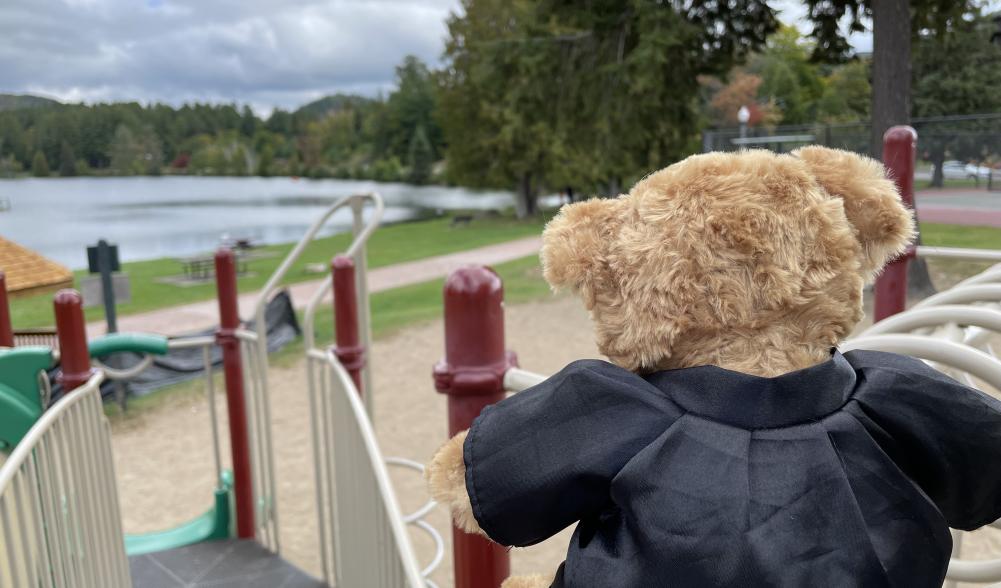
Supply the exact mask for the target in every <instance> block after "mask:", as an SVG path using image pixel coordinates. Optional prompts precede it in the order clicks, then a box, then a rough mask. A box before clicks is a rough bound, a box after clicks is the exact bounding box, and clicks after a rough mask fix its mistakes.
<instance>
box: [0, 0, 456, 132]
mask: <svg viewBox="0 0 1001 588" xmlns="http://www.w3.org/2000/svg"><path fill="white" fill-rule="evenodd" d="M457 9H458V0H413V1H409V2H405V1H402V0H4V1H3V2H2V3H0V71H3V72H4V75H3V76H2V77H0V92H27V93H36V94H41V95H46V96H52V97H55V98H59V99H62V100H67V101H86V102H98V101H113V100H138V101H140V102H147V103H148V102H166V103H169V104H175V105H176V104H180V103H183V102H191V101H211V102H220V101H221V102H239V103H247V104H250V105H252V106H253V107H254V108H255V110H257V111H258V112H262V113H263V112H268V111H270V110H271V108H272V107H275V106H279V107H283V108H294V107H296V106H298V105H300V104H302V103H304V102H308V101H309V100H311V99H314V98H317V97H319V96H323V95H325V94H329V93H333V92H357V93H361V94H367V95H375V94H377V93H378V92H380V91H386V90H388V89H389V88H391V87H392V85H393V77H394V69H393V68H394V67H395V66H396V65H398V64H399V63H400V61H402V59H403V57H404V56H405V55H407V54H414V55H417V56H418V57H419V58H421V59H423V60H424V61H426V62H428V63H431V64H436V63H438V62H439V59H440V56H441V52H442V50H443V41H444V38H445V34H446V29H445V18H446V17H447V16H448V14H449V13H450V12H451V11H454V10H457Z"/></svg>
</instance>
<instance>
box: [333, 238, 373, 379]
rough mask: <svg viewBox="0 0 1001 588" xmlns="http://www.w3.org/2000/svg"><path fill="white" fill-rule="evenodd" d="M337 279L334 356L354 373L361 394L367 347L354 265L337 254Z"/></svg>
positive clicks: (335, 279) (334, 260) (353, 376)
mask: <svg viewBox="0 0 1001 588" xmlns="http://www.w3.org/2000/svg"><path fill="white" fill-rule="evenodd" d="M330 271H331V274H332V275H333V280H334V332H335V341H336V343H337V344H336V345H335V346H334V355H336V356H337V359H338V360H340V362H341V365H343V366H344V369H346V370H347V371H348V373H349V374H351V379H352V380H353V381H354V383H355V387H356V388H357V389H358V393H359V394H364V393H365V391H364V390H362V380H361V370H362V368H363V367H365V347H364V346H363V345H362V344H361V337H360V335H359V331H358V291H357V290H356V289H355V262H354V260H352V259H351V258H350V257H348V256H346V255H338V256H337V257H335V258H334V259H333V261H331V262H330Z"/></svg>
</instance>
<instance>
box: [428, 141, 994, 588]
mask: <svg viewBox="0 0 1001 588" xmlns="http://www.w3.org/2000/svg"><path fill="white" fill-rule="evenodd" d="M916 139H917V136H916V134H915V133H914V130H913V129H911V128H909V127H894V128H892V129H890V130H889V131H887V133H886V136H885V138H884V162H885V163H886V165H887V166H888V167H889V168H890V172H891V175H892V177H893V178H894V179H895V180H896V182H897V186H898V189H899V190H900V192H901V195H902V196H903V198H904V201H905V202H906V203H907V204H908V205H910V206H911V207H913V203H914V182H913V177H914V154H915V143H916ZM916 256H922V257H940V258H950V259H963V260H971V261H995V262H1001V250H997V251H985V250H978V249H960V248H945V247H925V246H917V247H913V248H911V250H909V251H908V252H907V253H906V254H905V255H904V256H902V257H901V258H900V259H898V260H896V261H895V262H893V263H891V264H890V265H889V266H888V267H887V268H886V270H885V271H884V273H883V274H882V276H881V277H880V279H879V280H878V281H877V283H876V286H875V312H874V314H875V317H876V319H875V320H877V321H879V322H877V323H876V324H875V325H873V326H872V327H871V328H870V329H868V330H867V331H865V332H864V333H862V335H861V336H859V337H858V338H855V339H850V340H849V341H847V342H846V343H845V344H844V345H843V346H842V349H843V350H844V351H848V350H851V349H874V350H883V351H893V352H897V353H903V354H908V355H913V356H915V357H918V358H921V359H925V360H928V361H931V362H933V363H934V365H935V366H936V367H938V368H939V369H943V370H945V371H948V372H951V373H952V375H954V377H957V378H959V379H961V380H963V381H965V382H966V383H967V384H969V385H971V386H974V387H978V388H981V389H982V388H984V387H985V386H986V387H989V388H993V389H994V391H995V392H996V393H1001V361H999V355H998V354H997V353H996V352H995V351H994V349H993V348H992V347H991V345H990V340H989V338H990V337H991V336H992V335H998V334H1001V310H998V308H999V306H1001V263H999V264H998V265H995V266H993V267H991V268H989V269H987V270H986V271H984V272H983V273H981V274H978V275H976V276H973V277H971V278H968V279H967V280H964V281H963V282H962V283H960V284H958V285H956V286H955V287H954V288H952V289H949V290H946V291H944V292H941V293H939V294H937V295H935V296H931V297H929V298H927V299H926V300H924V301H921V302H920V303H918V304H916V305H914V307H913V308H912V309H910V310H905V307H906V298H905V297H906V293H907V283H906V279H907V263H908V261H909V260H910V259H912V258H914V257H916ZM444 304H445V358H444V359H443V360H442V361H440V362H439V363H438V364H436V365H435V366H434V370H433V376H434V382H435V386H436V388H437V389H438V391H439V392H441V393H444V394H446V395H447V396H448V425H449V434H450V435H454V434H455V433H457V432H459V431H461V430H463V429H466V428H468V427H469V426H470V425H472V422H473V419H475V418H476V416H477V415H478V414H479V412H480V410H482V408H483V407H484V406H486V405H488V404H492V403H494V402H497V401H499V400H501V399H502V398H504V396H505V394H506V393H517V392H520V391H522V390H524V389H526V388H529V387H531V386H534V385H536V384H538V383H540V382H542V381H543V380H545V379H546V376H545V375H543V374H537V373H533V372H529V371H526V370H522V369H520V368H519V367H518V364H517V358H516V356H515V354H514V353H512V352H510V351H505V347H504V319H503V284H502V283H501V280H500V278H499V277H498V276H497V275H496V274H495V273H494V272H493V271H492V270H490V269H489V268H486V267H482V266H474V267H467V268H463V269H460V270H457V271H455V272H453V273H452V274H451V275H450V276H449V277H448V279H447V280H446V283H445V290H444ZM881 319H882V320H881ZM912 333H918V334H912ZM992 526H995V527H997V528H1001V523H994V524H993V525H992ZM452 532H453V537H454V543H453V545H454V553H453V557H454V562H453V566H454V570H455V586H456V588H474V587H475V588H481V587H490V588H496V587H497V586H499V585H500V582H501V581H502V580H503V578H505V577H506V576H507V575H508V570H509V569H510V562H509V555H508V552H507V551H506V550H504V549H501V548H498V547H497V546H496V545H494V544H491V543H490V542H488V541H486V540H484V539H483V538H482V537H479V536H477V535H470V534H467V533H464V532H462V531H459V530H458V529H455V528H453V531H452ZM953 535H954V548H953V558H952V560H951V561H950V564H949V571H948V575H947V578H948V579H949V581H950V582H953V583H954V582H955V581H963V582H999V581H1001V559H992V560H982V561H976V560H962V559H960V555H961V553H960V552H961V547H962V537H961V533H959V532H954V533H953Z"/></svg>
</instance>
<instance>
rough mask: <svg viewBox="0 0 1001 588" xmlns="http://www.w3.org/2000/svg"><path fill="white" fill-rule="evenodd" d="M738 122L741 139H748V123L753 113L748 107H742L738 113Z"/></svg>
mask: <svg viewBox="0 0 1001 588" xmlns="http://www.w3.org/2000/svg"><path fill="white" fill-rule="evenodd" d="M737 120H738V121H739V122H740V138H741V139H746V138H747V122H748V121H750V120H751V111H750V110H748V109H747V107H746V106H741V107H740V110H738V111H737Z"/></svg>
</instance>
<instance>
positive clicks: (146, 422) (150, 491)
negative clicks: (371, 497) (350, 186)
mask: <svg viewBox="0 0 1001 588" xmlns="http://www.w3.org/2000/svg"><path fill="white" fill-rule="evenodd" d="M506 312H507V341H508V347H509V348H510V349H513V350H515V351H517V352H518V355H519V358H520V361H521V366H522V367H523V368H525V369H528V370H532V371H537V372H541V373H551V372H554V371H556V370H558V369H560V368H561V367H563V366H564V365H565V364H567V363H568V362H570V361H572V360H574V359H578V358H584V357H598V356H599V355H598V353H597V350H596V348H595V347H594V344H593V342H592V339H591V332H590V325H589V324H588V321H587V316H586V314H585V313H584V311H583V310H582V309H581V307H580V304H579V303H578V302H577V301H575V300H574V299H572V298H570V297H557V298H554V299H552V300H547V301H544V302H535V303H528V304H522V305H517V306H513V307H509V308H507V311H506ZM442 349H443V333H442V326H441V323H440V321H436V322H433V323H428V324H424V325H420V326H416V327H412V328H408V329H406V330H404V331H401V332H400V333H398V334H396V335H394V336H392V337H389V338H386V339H383V340H381V341H378V342H377V343H376V344H375V348H374V353H373V360H374V361H373V366H374V370H375V371H374V379H375V386H376V390H375V394H376V396H375V402H376V404H375V411H376V417H375V422H376V431H377V434H378V437H379V441H380V443H381V445H382V448H383V451H384V453H385V454H386V455H388V456H401V457H407V458H410V459H414V460H417V461H421V462H424V461H426V460H427V459H428V458H429V457H430V456H431V455H432V454H433V452H434V451H435V449H437V447H438V446H439V445H440V444H441V443H442V442H443V441H444V440H445V436H446V425H445V423H446V421H445V398H444V396H442V395H439V394H437V393H436V392H435V391H434V389H433V386H432V381H431V375H430V374H431V365H432V364H433V363H434V362H435V361H436V360H438V359H439V358H440V356H441V354H442ZM270 381H271V386H272V392H271V394H272V410H273V412H274V422H273V428H274V444H275V451H276V462H277V464H276V465H277V474H278V477H277V486H278V490H277V491H278V500H279V516H280V523H281V547H282V553H283V555H284V556H285V557H286V558H288V559H289V560H291V561H292V562H294V563H295V564H297V565H298V566H300V567H302V568H303V569H305V570H306V571H308V572H310V573H312V574H314V575H317V576H319V575H320V564H319V559H318V557H317V535H316V522H315V510H314V501H315V499H314V494H313V473H312V470H313V467H312V448H311V444H310V433H309V415H308V408H307V407H308V401H307V397H306V383H305V371H304V367H303V365H302V363H301V362H296V363H295V364H294V365H291V366H289V367H278V368H273V369H272V373H271V380H270ZM216 404H217V407H218V411H219V415H220V420H221V421H222V422H223V427H225V421H226V419H225V406H224V403H223V399H222V394H221V393H217V396H216ZM207 410H208V404H207V401H206V400H205V399H204V397H202V396H199V397H191V396H188V397H186V398H183V399H178V400H177V401H173V400H171V401H168V402H167V403H165V405H164V406H162V407H160V408H158V409H156V410H151V411H149V412H148V413H145V414H143V415H142V416H141V417H138V418H135V419H130V420H128V421H125V422H123V423H121V424H119V425H117V426H116V428H115V431H114V446H115V460H116V467H117V473H118V478H119V487H120V494H121V501H122V511H123V517H124V522H125V529H126V530H127V531H129V532H138V531H149V530H155V529H163V528H166V527H169V526H172V525H176V524H177V523H178V522H181V521H183V520H186V519H187V518H190V517H193V516H196V515H198V514H200V513H201V512H202V511H203V510H204V509H206V508H207V507H208V506H209V504H210V498H211V490H212V486H213V466H212V455H211V444H210V435H211V433H210V428H209V419H208V414H207ZM222 451H223V459H224V463H225V462H228V457H227V455H228V451H229V449H228V444H227V443H226V433H225V428H223V430H222ZM394 482H395V483H396V488H397V494H398V495H399V497H400V500H401V503H402V506H403V509H404V510H405V511H410V510H412V509H414V508H416V507H417V506H419V505H420V504H422V503H423V502H424V501H425V500H426V499H427V495H426V492H425V490H424V484H423V481H422V480H420V479H419V477H418V476H417V475H416V474H414V473H411V472H408V471H402V472H399V473H398V474H397V473H394ZM429 522H431V523H432V524H433V525H434V526H435V527H436V528H438V529H439V530H441V531H442V532H443V535H444V536H445V538H446V541H447V542H449V543H450V540H451V534H450V533H449V532H448V531H447V530H448V529H449V522H448V520H447V516H446V514H445V513H444V512H443V511H442V510H441V509H439V510H438V511H436V512H435V513H434V514H433V515H432V516H431V517H430V518H429ZM569 535H570V530H566V531H564V532H563V533H561V534H559V535H558V536H556V537H554V538H552V539H550V540H549V541H547V542H545V543H543V544H541V545H537V546H534V547H531V548H528V549H516V550H513V552H512V564H513V571H514V573H531V572H547V571H551V570H554V569H555V567H556V566H557V565H558V564H559V563H560V562H561V561H562V560H563V556H564V553H565V550H566V545H567V542H568V540H569ZM413 537H414V541H415V544H416V547H417V550H418V554H419V557H420V559H421V561H422V562H426V561H428V560H429V558H430V556H431V553H432V546H431V543H430V541H429V540H427V539H426V538H425V537H423V536H422V535H421V534H420V533H413ZM450 549H451V547H450V546H449V552H448V555H447V558H446V560H445V562H443V564H442V566H441V567H440V568H439V570H438V572H437V573H436V574H435V575H434V576H433V579H434V581H435V582H437V583H438V585H439V586H441V587H442V588H445V587H447V586H452V579H451V573H452V572H451V551H450ZM990 553H995V554H997V553H1001V532H999V531H996V530H986V531H979V532H977V533H975V534H973V535H967V537H966V541H965V549H964V556H965V557H987V556H989V554H990Z"/></svg>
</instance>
